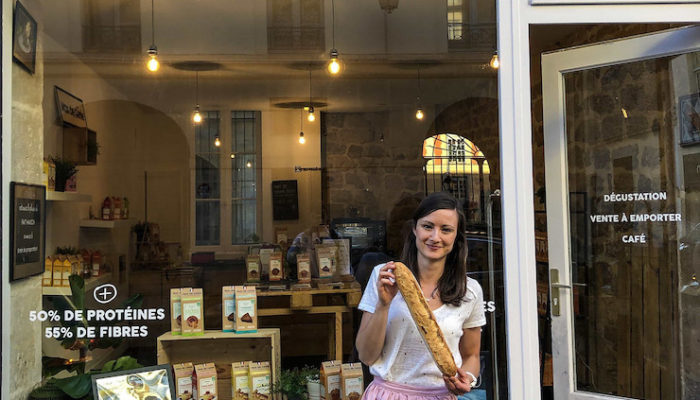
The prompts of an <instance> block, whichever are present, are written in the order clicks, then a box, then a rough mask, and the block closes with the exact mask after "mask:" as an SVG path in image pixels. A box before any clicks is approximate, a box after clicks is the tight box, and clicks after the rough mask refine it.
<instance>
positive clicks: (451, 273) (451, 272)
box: [401, 192, 467, 306]
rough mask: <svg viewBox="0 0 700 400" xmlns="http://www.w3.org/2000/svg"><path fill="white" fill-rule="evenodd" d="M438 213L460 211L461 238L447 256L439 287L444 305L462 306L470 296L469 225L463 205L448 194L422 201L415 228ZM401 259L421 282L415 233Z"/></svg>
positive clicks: (414, 218) (405, 247)
mask: <svg viewBox="0 0 700 400" xmlns="http://www.w3.org/2000/svg"><path fill="white" fill-rule="evenodd" d="M437 210H455V211H457V220H458V224H457V237H456V238H455V242H454V246H453V247H452V251H451V252H450V254H448V255H447V259H446V260H445V270H444V271H443V273H442V276H441V277H440V280H439V281H438V284H437V287H438V291H439V292H440V300H441V301H442V302H443V303H445V304H452V305H453V306H459V305H460V303H461V302H462V299H463V298H464V295H465V294H466V293H467V237H466V235H465V230H466V223H467V222H466V217H465V216H464V211H463V210H462V205H461V204H460V203H459V201H458V200H457V199H455V198H454V196H452V195H451V194H449V193H447V192H436V193H432V194H430V195H429V196H428V197H426V198H425V199H423V201H421V203H420V204H419V205H418V208H417V209H416V211H415V212H414V213H413V227H414V228H415V227H416V225H417V224H418V220H419V219H421V218H423V217H425V216H426V215H428V214H430V213H432V212H433V211H437ZM401 259H402V261H403V263H404V264H406V266H407V267H408V268H409V269H410V270H411V271H413V274H414V275H415V276H416V279H417V280H418V282H420V270H419V268H418V248H417V247H416V235H415V234H414V233H413V229H411V230H409V232H408V235H406V240H405V241H404V244H403V253H402V254H401Z"/></svg>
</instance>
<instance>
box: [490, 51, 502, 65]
mask: <svg viewBox="0 0 700 400" xmlns="http://www.w3.org/2000/svg"><path fill="white" fill-rule="evenodd" d="M489 66H491V68H493V69H498V67H500V66H501V61H500V60H499V59H498V52H497V51H494V52H493V57H491V61H489Z"/></svg>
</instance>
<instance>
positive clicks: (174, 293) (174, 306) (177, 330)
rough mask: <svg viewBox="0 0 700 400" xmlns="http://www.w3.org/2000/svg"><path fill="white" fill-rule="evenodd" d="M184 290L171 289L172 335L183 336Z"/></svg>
mask: <svg viewBox="0 0 700 400" xmlns="http://www.w3.org/2000/svg"><path fill="white" fill-rule="evenodd" d="M181 294H182V289H180V288H172V289H170V333H171V334H173V335H182V299H181V297H180V296H181Z"/></svg>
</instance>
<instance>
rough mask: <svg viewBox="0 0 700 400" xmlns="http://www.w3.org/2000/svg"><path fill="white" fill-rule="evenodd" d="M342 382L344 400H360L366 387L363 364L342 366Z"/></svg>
mask: <svg viewBox="0 0 700 400" xmlns="http://www.w3.org/2000/svg"><path fill="white" fill-rule="evenodd" d="M340 382H341V387H342V392H341V393H342V394H343V399H344V400H360V398H361V397H362V392H363V390H364V387H365V383H364V380H363V379H362V364H360V363H348V364H343V365H341V366H340Z"/></svg>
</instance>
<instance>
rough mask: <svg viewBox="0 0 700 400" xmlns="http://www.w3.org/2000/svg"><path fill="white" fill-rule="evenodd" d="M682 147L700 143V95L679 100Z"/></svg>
mask: <svg viewBox="0 0 700 400" xmlns="http://www.w3.org/2000/svg"><path fill="white" fill-rule="evenodd" d="M678 125H679V127H680V133H681V146H686V145H691V144H697V143H700V93H695V94H689V95H687V96H681V97H680V98H679V99H678Z"/></svg>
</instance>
